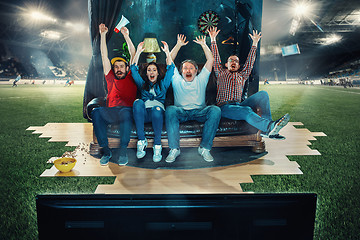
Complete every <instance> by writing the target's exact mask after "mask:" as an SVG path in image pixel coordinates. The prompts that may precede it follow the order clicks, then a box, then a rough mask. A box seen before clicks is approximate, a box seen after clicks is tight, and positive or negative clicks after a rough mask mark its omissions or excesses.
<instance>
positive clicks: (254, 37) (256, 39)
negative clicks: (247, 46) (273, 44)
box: [249, 30, 262, 47]
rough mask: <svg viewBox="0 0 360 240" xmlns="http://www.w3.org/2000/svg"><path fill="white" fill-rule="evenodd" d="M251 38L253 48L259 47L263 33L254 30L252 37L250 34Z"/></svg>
mask: <svg viewBox="0 0 360 240" xmlns="http://www.w3.org/2000/svg"><path fill="white" fill-rule="evenodd" d="M249 36H250V38H251V39H252V41H253V43H252V46H253V47H257V45H258V42H259V41H260V38H261V37H262V36H261V32H259V33H258V31H257V30H253V34H252V35H251V34H250V33H249Z"/></svg>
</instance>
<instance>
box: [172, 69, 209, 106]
mask: <svg viewBox="0 0 360 240" xmlns="http://www.w3.org/2000/svg"><path fill="white" fill-rule="evenodd" d="M209 77H210V72H209V70H207V69H206V67H203V69H202V70H201V72H200V73H199V74H198V75H197V76H196V77H195V78H194V80H193V81H192V82H186V81H185V80H184V78H183V77H182V76H181V75H180V73H179V71H178V70H177V68H175V70H174V75H173V77H172V87H173V90H174V104H175V106H177V107H182V108H184V109H185V110H192V109H197V108H204V107H205V106H206V104H205V93H206V86H207V83H208V81H209Z"/></svg>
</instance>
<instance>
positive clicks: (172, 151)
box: [165, 148, 180, 163]
mask: <svg viewBox="0 0 360 240" xmlns="http://www.w3.org/2000/svg"><path fill="white" fill-rule="evenodd" d="M179 155H180V149H177V148H174V149H170V152H169V155H168V156H167V157H166V159H165V162H167V163H172V162H175V159H176V158H177V157H178V156H179Z"/></svg>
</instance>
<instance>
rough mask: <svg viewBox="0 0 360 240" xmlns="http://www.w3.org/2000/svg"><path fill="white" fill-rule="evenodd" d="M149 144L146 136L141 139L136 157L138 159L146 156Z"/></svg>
mask: <svg viewBox="0 0 360 240" xmlns="http://www.w3.org/2000/svg"><path fill="white" fill-rule="evenodd" d="M147 145H148V142H147V140H146V138H145V140H139V141H138V142H137V151H136V157H137V158H138V159H140V158H143V157H145V154H146V151H145V149H146V147H147Z"/></svg>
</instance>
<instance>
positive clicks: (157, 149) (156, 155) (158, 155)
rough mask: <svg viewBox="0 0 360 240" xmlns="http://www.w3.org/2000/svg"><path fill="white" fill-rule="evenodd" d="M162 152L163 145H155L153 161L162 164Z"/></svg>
mask: <svg viewBox="0 0 360 240" xmlns="http://www.w3.org/2000/svg"><path fill="white" fill-rule="evenodd" d="M161 150H162V146H161V145H154V146H153V151H154V155H153V161H154V162H160V161H161V159H162V155H161Z"/></svg>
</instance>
